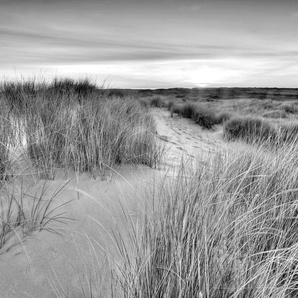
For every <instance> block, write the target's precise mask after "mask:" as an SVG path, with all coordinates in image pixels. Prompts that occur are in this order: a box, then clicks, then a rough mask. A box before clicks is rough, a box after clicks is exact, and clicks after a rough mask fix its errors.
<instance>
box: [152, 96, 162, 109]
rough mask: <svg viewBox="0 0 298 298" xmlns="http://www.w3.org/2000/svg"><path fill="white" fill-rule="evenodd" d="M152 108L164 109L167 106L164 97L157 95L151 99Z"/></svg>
mask: <svg viewBox="0 0 298 298" xmlns="http://www.w3.org/2000/svg"><path fill="white" fill-rule="evenodd" d="M149 100H150V106H151V107H155V108H162V107H164V106H165V100H164V98H163V96H160V95H155V96H152V97H150V98H149Z"/></svg>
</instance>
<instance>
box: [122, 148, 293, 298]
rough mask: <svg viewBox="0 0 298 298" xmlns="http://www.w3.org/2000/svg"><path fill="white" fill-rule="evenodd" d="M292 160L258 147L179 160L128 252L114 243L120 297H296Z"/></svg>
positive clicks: (288, 154) (286, 150) (282, 153)
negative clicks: (174, 175)
mask: <svg viewBox="0 0 298 298" xmlns="http://www.w3.org/2000/svg"><path fill="white" fill-rule="evenodd" d="M297 160H298V158H297V150H295V149H294V148H291V149H289V147H288V148H285V147H284V148H282V149H280V150H278V151H277V152H276V153H274V154H273V155H272V154H268V153H264V151H263V148H260V147H259V148H258V149H251V150H249V151H248V150H247V148H245V149H244V150H240V151H239V152H238V153H236V152H225V153H219V154H218V155H217V156H216V157H215V158H213V159H211V160H210V161H209V162H208V163H207V164H206V166H205V167H202V165H201V164H198V165H197V167H195V170H193V171H190V169H194V165H189V166H187V165H186V164H185V163H184V164H183V165H182V166H181V168H180V171H179V174H178V177H177V178H176V179H175V181H173V182H172V183H170V184H169V185H165V186H164V187H163V188H162V190H161V193H159V198H160V200H159V205H158V206H157V207H156V210H158V211H157V212H155V213H154V214H153V215H152V216H149V215H145V216H144V220H143V222H142V224H141V227H142V229H141V228H140V222H138V231H140V229H141V235H137V234H134V233H133V231H135V230H133V231H132V232H131V237H130V239H133V247H134V250H133V253H132V254H127V253H125V252H126V251H127V250H126V249H125V247H123V246H122V245H124V242H118V243H119V246H120V247H119V251H122V252H123V254H122V258H123V268H121V270H120V272H121V273H120V274H119V275H120V276H119V280H120V285H121V286H122V289H123V293H124V297H265V296H266V297H295V296H297V294H298V292H297V279H296V276H297V274H298V269H297V268H298V264H297V258H296V255H297V241H298V233H297V230H298V217H297V214H298V210H297V200H296V197H297V187H298V184H297V179H296V178H297V175H298V173H297V169H298V164H297ZM281 260H282V262H281ZM264 293H266V294H265V296H264Z"/></svg>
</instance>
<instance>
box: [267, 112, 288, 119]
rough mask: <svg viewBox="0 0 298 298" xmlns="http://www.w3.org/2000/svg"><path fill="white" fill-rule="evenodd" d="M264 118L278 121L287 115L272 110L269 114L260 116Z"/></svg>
mask: <svg viewBox="0 0 298 298" xmlns="http://www.w3.org/2000/svg"><path fill="white" fill-rule="evenodd" d="M262 117H264V118H273V119H280V118H286V117H287V114H286V112H285V111H284V110H274V111H270V112H266V113H264V114H263V115H262Z"/></svg>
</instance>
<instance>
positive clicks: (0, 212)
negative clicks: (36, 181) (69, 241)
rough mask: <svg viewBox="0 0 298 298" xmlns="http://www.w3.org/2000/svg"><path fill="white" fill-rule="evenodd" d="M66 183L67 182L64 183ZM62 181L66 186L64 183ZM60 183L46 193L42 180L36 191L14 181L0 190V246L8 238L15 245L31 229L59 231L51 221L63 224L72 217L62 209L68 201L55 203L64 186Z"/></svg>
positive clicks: (31, 230) (0, 246) (45, 184)
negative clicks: (53, 226) (33, 191)
mask: <svg viewBox="0 0 298 298" xmlns="http://www.w3.org/2000/svg"><path fill="white" fill-rule="evenodd" d="M66 184H67V183H66ZM66 184H65V185H66ZM65 185H62V186H60V187H58V188H57V189H55V190H54V191H53V192H49V191H48V188H47V183H46V182H44V183H43V184H42V186H41V189H40V190H39V191H36V192H35V193H32V192H31V191H30V188H29V187H28V188H27V189H25V188H24V186H23V184H21V188H20V189H19V185H17V183H16V181H13V182H12V183H11V184H10V185H7V187H6V188H5V190H3V189H2V191H1V194H0V249H1V248H2V247H3V246H4V245H5V244H6V243H7V242H8V241H10V240H11V239H13V242H12V243H11V245H14V244H15V243H16V242H18V241H21V240H22V238H23V237H24V236H25V235H26V234H28V233H30V232H33V231H36V230H38V231H41V230H47V231H49V232H53V233H58V232H57V231H55V230H54V229H53V228H52V227H51V224H52V223H54V222H58V223H59V224H60V225H61V224H66V223H67V221H69V220H71V218H70V217H68V216H67V214H66V212H65V211H63V210H61V209H63V207H64V206H65V205H66V204H68V203H69V202H70V201H67V202H64V203H61V202H60V203H57V197H58V196H59V194H60V193H61V191H62V190H63V189H64V187H65Z"/></svg>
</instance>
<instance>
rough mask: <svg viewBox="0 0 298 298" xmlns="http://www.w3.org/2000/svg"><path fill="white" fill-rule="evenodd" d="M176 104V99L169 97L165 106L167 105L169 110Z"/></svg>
mask: <svg viewBox="0 0 298 298" xmlns="http://www.w3.org/2000/svg"><path fill="white" fill-rule="evenodd" d="M174 104H175V103H174V100H173V99H169V100H167V102H166V103H165V106H166V108H167V110H168V111H172V109H173V106H174Z"/></svg>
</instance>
